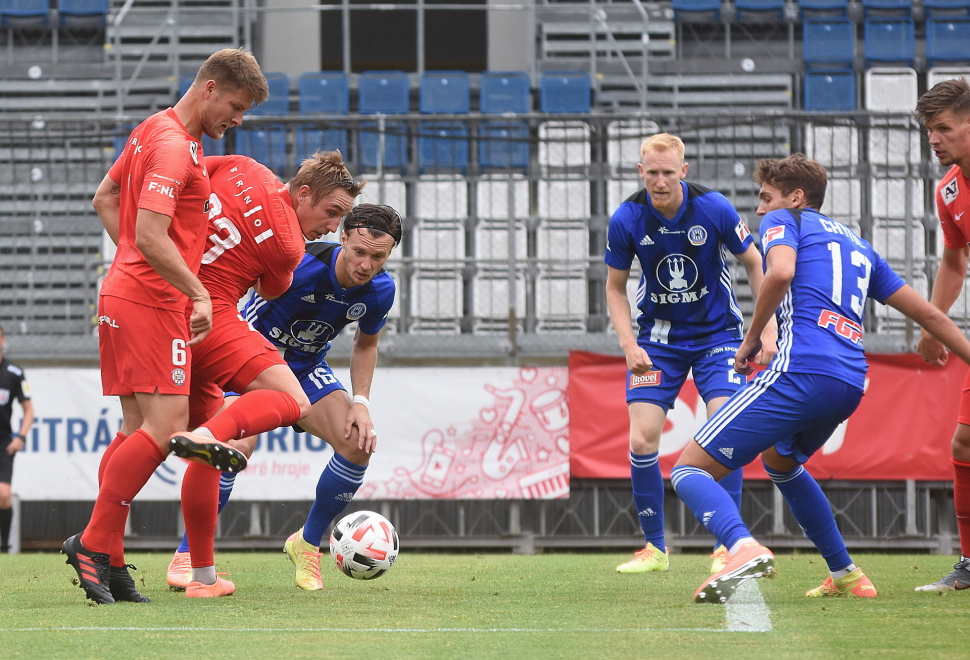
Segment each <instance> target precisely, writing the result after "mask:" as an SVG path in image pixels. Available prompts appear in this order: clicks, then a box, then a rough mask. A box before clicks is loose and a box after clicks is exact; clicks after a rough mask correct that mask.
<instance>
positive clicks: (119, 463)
mask: <svg viewBox="0 0 970 660" xmlns="http://www.w3.org/2000/svg"><path fill="white" fill-rule="evenodd" d="M164 460H165V454H163V453H162V450H161V449H160V448H159V447H158V443H156V442H155V440H153V439H152V437H151V436H150V435H148V434H147V433H145V432H144V431H142V430H141V429H139V430H137V431H135V432H134V433H132V434H131V435H130V436H128V439H127V440H125V441H124V442H123V443H122V444H121V446H120V447H118V449H117V450H115V453H114V456H113V457H112V459H111V461H109V462H108V465H107V467H106V468H105V470H104V480H103V481H102V483H101V489H100V490H99V492H98V500H97V502H95V503H94V512H93V513H92V514H91V521H90V522H89V523H88V526H87V528H86V529H85V530H84V533H83V534H82V535H81V543H83V544H84V547H85V548H87V549H88V550H90V551H92V552H105V553H109V554H110V553H111V551H112V547H113V546H112V541H113V539H114V537H115V535H117V537H118V538H119V539H121V538H123V537H124V534H125V521H126V520H127V519H128V505H129V504H131V501H132V500H133V499H135V496H136V495H137V494H138V492H139V491H140V490H141V489H142V488H143V487H144V486H145V484H146V483H148V480H149V479H151V477H152V474H154V472H155V470H156V469H157V468H158V466H159V465H161V464H162V461H164Z"/></svg>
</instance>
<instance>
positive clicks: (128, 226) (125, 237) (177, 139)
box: [101, 108, 209, 311]
mask: <svg viewBox="0 0 970 660" xmlns="http://www.w3.org/2000/svg"><path fill="white" fill-rule="evenodd" d="M108 176H110V177H111V180H112V181H115V182H117V183H118V184H120V186H121V200H120V201H121V210H120V221H119V227H118V230H119V231H118V251H117V253H116V254H115V258H114V262H112V264H111V270H110V271H109V272H108V275H107V277H105V279H104V283H103V284H102V285H101V294H102V295H106V296H115V297H117V298H123V299H125V300H130V301H132V302H136V303H139V304H142V305H148V306H149V307H159V308H162V309H171V310H178V311H182V310H184V309H185V306H186V304H187V302H188V298H187V297H186V296H185V294H183V293H182V292H181V291H179V290H178V289H176V288H175V287H174V286H172V285H171V284H169V283H168V282H167V281H166V280H165V279H164V278H162V276H161V275H159V274H158V273H157V272H155V269H154V268H152V267H151V266H150V265H149V264H148V262H147V261H146V260H145V257H144V256H142V253H141V252H140V251H139V250H138V248H136V247H135V221H136V219H137V217H138V209H147V210H149V211H154V212H156V213H160V214H162V215H167V216H168V217H170V218H172V224H171V225H169V228H168V235H169V236H170V237H171V239H172V241H173V242H174V243H175V246H176V247H177V248H178V250H179V253H180V254H181V255H182V259H184V260H185V263H186V265H188V267H189V268H190V269H191V270H192V272H193V273H197V272H198V270H199V263H200V262H201V261H202V252H203V249H202V248H203V246H204V245H205V235H206V234H205V229H206V220H207V217H208V216H207V215H206V211H207V210H208V206H209V178H208V176H206V171H205V163H204V161H203V154H202V144H201V143H200V141H198V140H196V139H195V138H194V137H192V136H191V135H189V134H188V133H186V132H185V127H184V126H183V125H182V122H180V121H179V120H178V117H177V116H176V115H175V111H174V110H173V109H172V108H169V109H168V110H165V111H164V112H157V113H155V114H154V115H152V116H151V117H149V118H148V119H146V120H145V121H143V122H142V123H141V124H139V125H138V127H137V128H135V130H134V131H132V132H131V136H130V137H129V138H128V142H127V143H126V144H125V149H124V151H122V152H121V156H120V157H119V158H118V160H117V161H115V164H114V165H113V166H112V167H111V169H110V170H109V171H108Z"/></svg>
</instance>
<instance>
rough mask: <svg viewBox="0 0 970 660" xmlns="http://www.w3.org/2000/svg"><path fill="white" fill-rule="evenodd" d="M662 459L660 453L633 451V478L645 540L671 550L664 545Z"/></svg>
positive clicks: (658, 547)
mask: <svg viewBox="0 0 970 660" xmlns="http://www.w3.org/2000/svg"><path fill="white" fill-rule="evenodd" d="M659 458H660V453H659V452H654V453H652V454H634V453H633V452H632V451H631V452H630V481H631V482H632V483H633V501H634V502H635V503H636V505H637V516H638V517H639V518H640V528H641V529H642V530H643V537H644V539H645V540H646V541H647V542H648V543H653V546H654V547H655V548H657V550H660V551H661V552H667V546H666V545H665V544H664V480H663V476H662V475H661V474H660V465H659V464H658V463H657V461H658V460H659Z"/></svg>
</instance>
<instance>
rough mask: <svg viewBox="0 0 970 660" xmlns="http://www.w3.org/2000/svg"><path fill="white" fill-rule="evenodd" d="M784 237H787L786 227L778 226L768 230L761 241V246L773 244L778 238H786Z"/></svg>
mask: <svg viewBox="0 0 970 660" xmlns="http://www.w3.org/2000/svg"><path fill="white" fill-rule="evenodd" d="M784 237H785V226H784V225H778V226H776V227H772V228H770V229H768V230H767V231H766V232H765V235H764V238H763V239H762V241H761V244H762V245H768V243H770V242H772V241H773V240H775V239H776V238H784Z"/></svg>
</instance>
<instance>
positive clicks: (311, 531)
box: [303, 453, 659, 546]
mask: <svg viewBox="0 0 970 660" xmlns="http://www.w3.org/2000/svg"><path fill="white" fill-rule="evenodd" d="M366 470H367V466H366V465H357V464H355V463H351V462H350V461H348V460H347V459H346V458H344V457H342V456H341V455H340V454H336V453H335V454H334V455H333V458H331V459H330V462H329V463H328V464H327V467H325V468H324V469H323V474H321V475H320V480H319V481H318V482H317V498H316V499H315V500H314V501H313V507H311V509H310V515H308V516H307V521H306V524H305V525H304V526H303V540H304V541H306V542H307V543H309V544H310V545H313V546H319V545H320V542H321V541H322V540H323V535H324V534H325V533H326V531H327V528H328V527H330V523H332V522H333V519H334V518H336V517H337V514H339V513H340V512H341V511H343V510H344V509H346V508H347V505H348V504H349V503H350V500H352V499H353V498H354V493H356V492H357V489H358V488H360V484H361V483H362V482H363V481H364V472H365V471H366ZM658 472H659V470H658Z"/></svg>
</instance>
